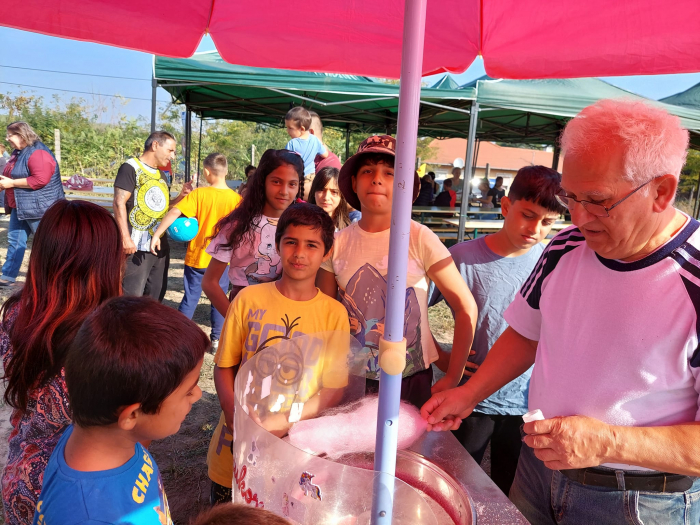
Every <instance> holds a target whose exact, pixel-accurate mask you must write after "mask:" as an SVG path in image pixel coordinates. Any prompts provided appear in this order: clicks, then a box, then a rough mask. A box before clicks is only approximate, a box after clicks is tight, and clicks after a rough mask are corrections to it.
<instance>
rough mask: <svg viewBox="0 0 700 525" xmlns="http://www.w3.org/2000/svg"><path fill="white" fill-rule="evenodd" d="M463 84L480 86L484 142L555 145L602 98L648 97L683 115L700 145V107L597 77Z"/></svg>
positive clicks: (478, 97)
mask: <svg viewBox="0 0 700 525" xmlns="http://www.w3.org/2000/svg"><path fill="white" fill-rule="evenodd" d="M462 87H463V88H465V89H467V88H472V89H476V102H477V103H478V104H479V129H478V132H477V135H478V137H479V138H480V139H481V140H490V141H498V142H517V143H526V144H552V137H553V136H558V135H559V133H560V131H561V129H562V128H563V127H564V124H566V122H567V121H568V120H569V119H570V118H572V117H574V116H575V115H576V114H578V113H579V112H580V111H581V110H582V109H583V108H585V107H586V106H588V105H590V104H593V103H594V102H595V101H597V100H600V99H604V98H628V99H637V100H644V101H646V102H649V103H652V104H654V105H658V106H661V107H663V108H664V109H666V110H667V111H668V112H669V113H672V114H674V115H677V116H679V117H680V118H681V121H682V122H683V125H684V126H685V127H687V128H688V129H689V130H690V131H691V134H692V143H693V145H694V146H695V147H698V148H700V111H698V109H700V106H699V107H698V108H679V107H676V106H672V105H669V104H664V103H663V102H657V101H654V100H650V99H647V98H644V97H642V96H640V95H636V94H634V93H631V92H629V91H625V90H624V89H621V88H618V87H615V86H613V85H611V84H608V83H607V82H605V81H604V80H600V79H598V78H572V79H548V80H495V79H492V78H489V77H486V76H485V77H482V78H480V79H477V80H475V81H473V82H471V83H469V84H466V85H465V86H462Z"/></svg>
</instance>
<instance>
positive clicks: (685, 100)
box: [660, 84, 700, 109]
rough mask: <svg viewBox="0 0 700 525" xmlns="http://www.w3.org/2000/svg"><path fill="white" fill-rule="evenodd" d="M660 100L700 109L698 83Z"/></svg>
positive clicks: (699, 86) (699, 87) (699, 88)
mask: <svg viewBox="0 0 700 525" xmlns="http://www.w3.org/2000/svg"><path fill="white" fill-rule="evenodd" d="M660 102H663V103H665V104H673V105H674V106H681V107H684V108H689V109H700V84H695V85H694V86H692V87H690V88H688V89H686V90H685V91H681V92H680V93H676V94H675V95H671V96H670V97H666V98H662V99H660Z"/></svg>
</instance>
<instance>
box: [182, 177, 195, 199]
mask: <svg viewBox="0 0 700 525" xmlns="http://www.w3.org/2000/svg"><path fill="white" fill-rule="evenodd" d="M193 189H194V188H193V187H192V181H189V182H185V183H184V184H183V185H182V189H181V190H180V197H182V198H185V197H187V195H189V194H190V193H192V190H193Z"/></svg>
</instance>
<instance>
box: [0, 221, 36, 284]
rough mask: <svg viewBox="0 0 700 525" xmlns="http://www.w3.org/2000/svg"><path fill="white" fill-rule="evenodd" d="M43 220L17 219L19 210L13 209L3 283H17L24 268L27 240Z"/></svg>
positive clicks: (3, 268)
mask: <svg viewBox="0 0 700 525" xmlns="http://www.w3.org/2000/svg"><path fill="white" fill-rule="evenodd" d="M40 221H41V219H25V220H20V219H18V218H17V209H16V208H12V212H11V213H10V227H9V229H8V231H7V259H6V261H5V264H3V265H2V277H0V279H2V280H3V281H9V282H12V283H13V282H15V280H16V279H17V276H18V275H19V269H20V268H21V267H22V259H24V252H25V250H26V249H27V238H28V237H29V236H30V235H31V234H32V233H35V232H36V229H37V228H38V226H39V222H40Z"/></svg>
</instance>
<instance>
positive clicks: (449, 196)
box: [435, 179, 457, 208]
mask: <svg viewBox="0 0 700 525" xmlns="http://www.w3.org/2000/svg"><path fill="white" fill-rule="evenodd" d="M456 204H457V193H456V192H455V191H454V190H453V189H452V179H445V180H444V182H443V183H442V191H441V192H440V194H439V195H438V196H437V197H435V206H442V207H444V208H446V207H448V206H449V207H450V208H454V207H455V205H456Z"/></svg>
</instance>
